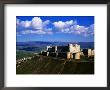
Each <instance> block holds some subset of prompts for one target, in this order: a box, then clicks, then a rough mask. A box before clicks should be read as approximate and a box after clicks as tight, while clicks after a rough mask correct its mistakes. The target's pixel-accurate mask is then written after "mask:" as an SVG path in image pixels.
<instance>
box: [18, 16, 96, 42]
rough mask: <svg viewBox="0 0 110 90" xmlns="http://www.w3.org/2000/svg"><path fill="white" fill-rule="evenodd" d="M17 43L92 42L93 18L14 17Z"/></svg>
mask: <svg viewBox="0 0 110 90" xmlns="http://www.w3.org/2000/svg"><path fill="white" fill-rule="evenodd" d="M16 39H17V42H26V41H49V42H54V41H60V42H94V16H16Z"/></svg>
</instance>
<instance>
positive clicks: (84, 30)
mask: <svg viewBox="0 0 110 90" xmlns="http://www.w3.org/2000/svg"><path fill="white" fill-rule="evenodd" d="M53 25H54V27H55V28H56V30H57V32H59V33H60V32H61V33H71V34H78V35H83V36H89V35H93V33H94V25H93V24H92V25H90V26H89V27H86V26H80V25H78V24H77V21H73V20H70V21H66V22H63V21H58V22H54V23H53Z"/></svg>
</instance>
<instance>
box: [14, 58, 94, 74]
mask: <svg viewBox="0 0 110 90" xmlns="http://www.w3.org/2000/svg"><path fill="white" fill-rule="evenodd" d="M16 74H94V62H80V61H74V60H72V61H69V60H64V59H58V58H53V57H46V56H36V57H34V58H32V59H31V60H27V61H25V62H22V63H21V64H19V66H18V65H16Z"/></svg>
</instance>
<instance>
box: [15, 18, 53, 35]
mask: <svg viewBox="0 0 110 90" xmlns="http://www.w3.org/2000/svg"><path fill="white" fill-rule="evenodd" d="M16 23H17V30H18V28H19V27H23V28H22V31H20V32H21V34H52V29H50V28H47V27H46V26H47V25H48V24H49V23H50V21H49V20H46V21H42V19H41V18H40V17H34V18H32V20H30V21H28V20H26V21H20V20H19V19H17V20H16ZM30 28H31V30H27V29H30Z"/></svg>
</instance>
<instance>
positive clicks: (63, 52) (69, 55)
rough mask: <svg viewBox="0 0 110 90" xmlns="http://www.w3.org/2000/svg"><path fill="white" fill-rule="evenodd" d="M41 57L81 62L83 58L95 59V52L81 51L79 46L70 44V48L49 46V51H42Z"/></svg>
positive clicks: (90, 50) (86, 49) (89, 50)
mask: <svg viewBox="0 0 110 90" xmlns="http://www.w3.org/2000/svg"><path fill="white" fill-rule="evenodd" d="M41 55H43V56H51V57H61V58H65V59H74V60H80V59H81V56H85V57H88V58H89V57H94V50H93V49H90V48H84V49H81V48H80V45H78V44H68V46H47V50H46V51H41Z"/></svg>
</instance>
